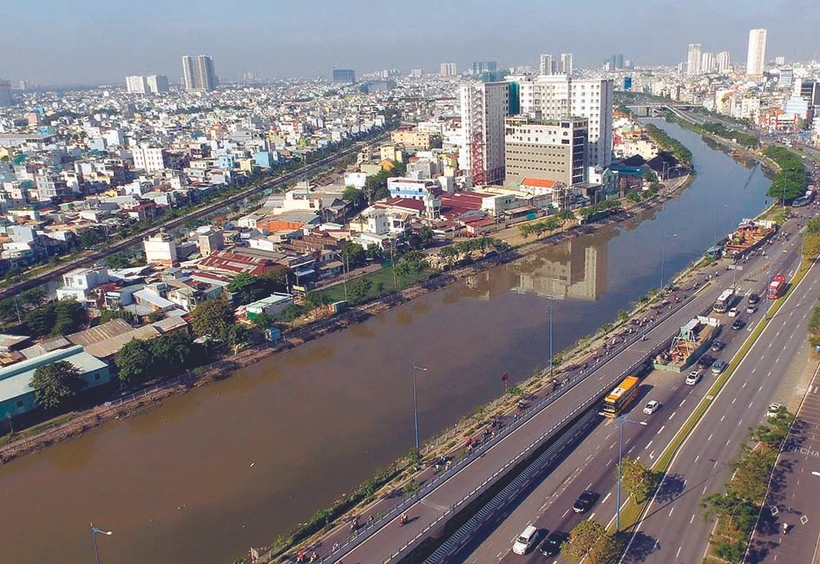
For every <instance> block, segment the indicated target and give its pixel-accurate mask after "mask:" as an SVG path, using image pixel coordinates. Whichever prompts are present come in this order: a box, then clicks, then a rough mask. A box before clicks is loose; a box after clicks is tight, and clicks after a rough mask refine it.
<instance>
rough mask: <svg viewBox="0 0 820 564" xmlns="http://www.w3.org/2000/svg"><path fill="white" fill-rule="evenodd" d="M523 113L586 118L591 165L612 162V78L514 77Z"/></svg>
mask: <svg viewBox="0 0 820 564" xmlns="http://www.w3.org/2000/svg"><path fill="white" fill-rule="evenodd" d="M511 81H514V82H517V83H518V92H519V100H520V104H521V113H522V114H526V115H534V116H535V115H539V116H540V118H541V119H544V120H557V119H567V118H579V117H580V118H586V119H587V121H588V126H589V146H588V147H589V148H588V156H587V162H588V164H589V166H603V167H607V166H609V164H610V163H611V162H612V100H613V90H614V82H613V81H612V80H610V79H595V78H592V79H574V78H572V77H571V76H568V75H553V76H538V77H535V78H529V77H515V78H511Z"/></svg>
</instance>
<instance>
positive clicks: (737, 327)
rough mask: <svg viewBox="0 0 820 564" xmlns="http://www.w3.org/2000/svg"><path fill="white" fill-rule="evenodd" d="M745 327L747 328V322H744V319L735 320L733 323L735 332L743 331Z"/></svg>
mask: <svg viewBox="0 0 820 564" xmlns="http://www.w3.org/2000/svg"><path fill="white" fill-rule="evenodd" d="M744 327H746V322H745V321H743V320H742V319H735V320H734V321H733V322H732V329H735V330H737V331H740V330H741V329H743V328H744Z"/></svg>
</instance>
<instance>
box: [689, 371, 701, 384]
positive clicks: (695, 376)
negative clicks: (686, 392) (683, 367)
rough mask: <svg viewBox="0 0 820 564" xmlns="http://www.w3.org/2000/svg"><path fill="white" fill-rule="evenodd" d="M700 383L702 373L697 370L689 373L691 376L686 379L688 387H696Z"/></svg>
mask: <svg viewBox="0 0 820 564" xmlns="http://www.w3.org/2000/svg"><path fill="white" fill-rule="evenodd" d="M698 382H700V372H698V371H697V370H693V371H692V372H690V373H689V376H687V377H686V385H687V386H694V385H695V384H697V383H698Z"/></svg>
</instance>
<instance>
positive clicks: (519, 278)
mask: <svg viewBox="0 0 820 564" xmlns="http://www.w3.org/2000/svg"><path fill="white" fill-rule="evenodd" d="M659 125H660V126H662V127H664V128H665V129H667V130H668V131H669V132H670V134H671V135H673V136H675V137H676V138H678V139H680V140H681V141H682V142H683V143H684V144H685V145H686V146H688V147H689V148H690V149H691V150H692V152H693V153H694V155H695V165H696V167H697V169H698V172H699V174H698V177H697V179H696V180H695V182H694V183H693V185H692V186H691V187H689V188H688V189H687V190H686V191H685V192H684V193H683V194H682V195H681V196H680V197H679V198H677V199H676V200H674V201H672V202H669V203H667V204H666V205H665V206H664V207H663V208H662V209H660V210H656V211H653V212H650V213H648V214H646V215H644V216H642V217H639V218H634V219H631V220H630V221H629V222H628V223H627V224H626V225H623V226H620V227H608V228H605V229H602V230H600V231H599V232H597V233H595V234H592V235H585V236H582V237H580V238H578V239H576V240H574V241H567V242H564V243H562V244H560V245H557V246H554V247H545V248H544V249H543V250H542V251H539V252H538V253H535V254H533V255H530V256H528V257H526V258H524V259H521V260H519V261H517V262H514V263H510V264H507V265H503V266H499V267H496V268H494V269H492V270H490V271H487V272H485V273H482V274H480V275H478V276H476V277H474V278H472V279H470V280H467V281H466V282H461V283H458V284H455V285H452V286H450V287H447V288H445V289H442V290H439V291H437V292H435V293H432V294H429V295H426V296H423V297H421V298H419V299H417V300H414V301H412V302H410V303H408V304H405V305H403V306H401V307H398V308H396V309H393V310H391V311H389V312H387V313H385V314H383V315H380V316H378V317H376V318H373V319H371V320H369V321H367V322H366V323H363V324H361V325H358V326H354V327H352V328H350V329H348V330H346V331H343V332H338V333H334V334H331V335H327V336H325V337H322V338H321V339H318V340H316V341H313V342H310V343H307V344H306V345H304V346H301V347H298V348H296V349H293V350H291V351H289V352H286V353H282V354H278V355H275V356H272V357H269V358H267V359H265V360H264V361H263V362H261V363H259V364H256V365H253V366H251V367H248V368H246V369H244V370H241V371H239V372H238V373H236V374H235V375H233V376H231V377H230V378H228V379H226V380H223V381H221V382H216V383H214V384H211V385H209V386H205V387H203V388H198V389H195V390H192V391H191V392H189V393H187V394H185V395H181V396H177V397H173V398H170V399H169V400H167V401H165V402H164V403H163V405H161V406H158V407H157V408H156V409H153V410H152V411H150V412H148V413H144V414H141V415H138V416H135V417H133V418H130V419H126V420H122V421H115V422H111V423H106V424H105V425H104V426H102V427H100V428H97V429H94V430H92V431H90V432H88V433H87V434H86V435H84V436H83V437H80V438H78V439H76V440H73V441H71V442H69V443H66V444H61V445H56V446H54V447H51V448H49V449H47V450H46V451H44V452H42V453H40V454H36V455H30V456H25V457H23V458H21V459H18V460H15V461H12V462H10V463H9V464H6V465H4V466H2V467H0V507H2V508H3V511H2V517H0V546H2V550H0V564H6V563H18V562H20V563H28V562H32V563H34V562H36V563H43V562H50V563H51V562H53V563H63V562H67V563H77V564H79V563H81V562H82V563H86V562H93V558H94V555H93V548H92V544H91V538H90V530H89V522H91V521H93V522H94V524H95V525H98V526H100V527H102V528H104V529H111V530H113V531H114V534H113V535H112V536H110V537H108V536H98V537H97V541H98V544H99V547H100V554H101V557H102V562H103V563H105V564H111V563H119V564H143V563H156V564H176V563H188V562H191V563H197V564H199V563H215V564H223V563H229V562H232V561H233V559H234V558H235V557H238V556H242V555H244V554H245V553H246V552H247V549H248V548H249V547H250V546H260V545H264V544H268V543H269V542H271V541H272V540H273V539H274V538H275V537H276V536H278V535H279V534H283V533H284V532H286V531H287V530H288V529H290V528H291V527H293V526H295V525H297V524H298V523H300V522H305V521H306V520H308V519H309V517H310V516H311V515H312V514H313V513H314V512H315V511H316V510H317V509H319V508H321V507H324V506H327V505H329V504H330V503H331V502H332V501H333V500H334V499H335V498H337V497H339V496H340V495H342V494H343V493H344V492H347V491H350V490H351V489H353V488H354V487H355V486H356V485H358V484H359V483H360V482H362V481H363V480H365V479H367V478H368V477H370V476H371V475H372V474H373V473H374V471H375V469H376V468H377V467H378V466H380V465H386V464H388V463H390V462H391V461H392V460H395V459H396V458H398V457H399V456H401V455H403V454H405V453H406V452H407V451H408V450H409V449H410V448H411V447H412V445H413V410H412V383H411V370H410V367H411V365H412V364H413V363H417V364H421V365H424V366H426V367H427V368H428V371H427V372H423V373H418V399H419V421H420V427H421V435H422V438H423V439H424V438H427V437H430V436H431V435H434V434H436V433H437V432H439V431H441V430H442V429H444V428H445V427H447V426H449V425H452V424H454V423H455V422H456V421H457V420H458V419H459V418H460V417H461V416H463V415H465V414H467V413H469V412H470V411H471V410H472V409H473V408H474V407H475V406H476V405H478V404H480V403H484V402H487V401H489V400H491V399H493V398H495V397H497V396H498V395H500V394H501V393H502V390H503V384H502V382H501V380H500V376H501V374H503V373H504V372H508V373H509V374H510V379H511V381H512V382H515V381H520V380H523V379H525V378H527V377H529V376H530V375H531V374H532V373H533V370H534V369H535V368H536V367H541V366H544V364H545V363H546V361H547V359H548V357H549V349H548V346H549V345H548V343H549V322H548V316H547V314H546V311H547V308H548V304H549V302H548V301H547V296H558V297H559V298H561V299H560V300H558V301H554V302H553V334H554V347H555V351H556V353H557V352H558V351H560V350H561V349H562V348H565V347H567V346H569V345H570V344H571V343H573V342H574V341H576V340H577V339H578V338H580V337H582V336H584V335H585V334H588V333H591V332H593V331H594V330H595V329H596V328H597V327H599V326H600V325H602V324H603V323H606V322H608V321H612V320H613V319H614V318H615V317H616V315H617V312H618V310H620V309H625V308H628V307H629V304H630V303H631V302H632V301H634V300H636V299H637V298H638V297H640V296H641V295H643V294H645V293H646V291H647V290H648V289H649V288H652V287H657V286H658V284H659V277H660V263H661V256H662V254H663V252H662V248H661V241H662V240H663V235H664V233H667V234H668V237H667V239H666V240H667V246H666V252H665V265H664V268H665V272H666V275H667V277H668V276H669V275H670V274H671V273H673V272H676V271H678V270H680V269H682V268H683V267H685V266H686V264H687V263H689V261H691V260H693V259H694V258H696V257H698V256H699V255H700V254H701V252H702V251H703V250H704V249H705V248H707V247H708V246H709V245H711V244H712V242H713V233H714V230H715V229H717V230H718V231H719V232H720V233H726V232H728V231H729V230H730V229H731V228H732V227H733V226H734V225H735V224H736V223H737V221H739V220H740V219H741V218H742V217H750V216H752V215H754V214H755V213H757V212H758V211H760V210H761V209H762V208H763V207H764V204H765V199H764V195H763V194H764V193H765V191H766V189H767V188H768V185H769V182H768V181H767V180H766V179H765V178H764V177H763V175H762V174H760V173H759V172H758V173H756V174H755V175H754V177H752V179H751V181H750V182H749V183H748V186H746V187H745V188H744V185H745V184H746V182H747V179H748V178H749V173H750V170H749V169H748V168H745V167H744V166H742V165H741V164H738V163H736V162H734V161H733V160H732V159H731V158H730V157H728V156H726V155H724V154H723V153H721V152H719V151H715V150H712V149H709V148H708V147H707V146H706V145H705V144H704V143H703V142H702V141H701V140H700V139H699V138H698V137H697V136H696V135H694V134H692V133H690V132H687V131H683V130H681V129H679V128H678V127H677V126H674V125H669V124H665V123H659ZM724 206H725V207H724ZM715 210H719V211H720V213H719V214H718V213H715ZM673 233H674V237H673V236H672V234H673Z"/></svg>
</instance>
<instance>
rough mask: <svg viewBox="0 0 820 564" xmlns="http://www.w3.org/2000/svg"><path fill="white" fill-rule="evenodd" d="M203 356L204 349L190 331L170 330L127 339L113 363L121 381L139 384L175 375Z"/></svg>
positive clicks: (191, 365)
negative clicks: (156, 334)
mask: <svg viewBox="0 0 820 564" xmlns="http://www.w3.org/2000/svg"><path fill="white" fill-rule="evenodd" d="M204 358H205V354H204V351H202V350H201V347H200V345H197V344H195V343H194V341H193V339H192V338H191V336H190V335H188V334H187V333H171V334H169V335H161V336H159V337H156V338H154V339H151V340H150V341H143V340H141V339H133V340H131V341H129V342H128V343H126V344H125V346H124V347H122V349H120V352H119V353H118V354H117V360H116V365H117V369H118V371H119V379H120V380H121V381H122V382H124V383H127V384H142V383H145V382H147V381H148V380H156V379H163V380H164V379H166V378H170V377H172V376H175V375H177V374H179V373H180V372H183V371H184V370H186V369H188V368H191V367H193V365H194V364H195V362H196V359H204Z"/></svg>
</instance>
